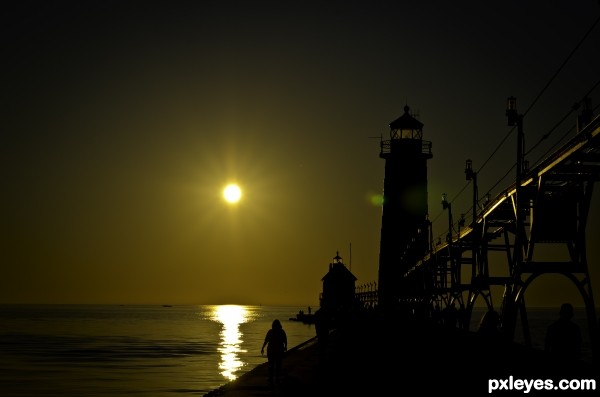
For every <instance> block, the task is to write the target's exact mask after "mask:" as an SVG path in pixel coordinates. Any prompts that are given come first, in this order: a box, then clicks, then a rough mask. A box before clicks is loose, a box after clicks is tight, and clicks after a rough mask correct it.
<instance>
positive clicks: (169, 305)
mask: <svg viewBox="0 0 600 397" xmlns="http://www.w3.org/2000/svg"><path fill="white" fill-rule="evenodd" d="M163 307H173V306H172V305H163Z"/></svg>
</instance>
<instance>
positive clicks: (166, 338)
mask: <svg viewBox="0 0 600 397" xmlns="http://www.w3.org/2000/svg"><path fill="white" fill-rule="evenodd" d="M300 309H303V310H305V311H306V308H298V307H264V306H236V305H215V306H211V305H205V306H172V307H163V306H89V305H32V306H29V305H14V306H13V305H11V306H0V394H1V395H2V396H15V397H16V396H63V397H64V396H125V395H127V396H131V395H135V396H153V397H159V396H176V395H179V396H182V395H203V394H205V393H207V392H209V391H211V390H213V389H215V388H217V387H219V386H221V385H223V384H224V383H226V382H228V381H230V380H233V379H235V378H236V377H238V376H239V375H240V374H242V373H244V372H247V371H249V370H250V369H252V368H254V367H255V366H256V365H258V364H261V363H263V362H265V361H266V356H261V354H260V348H261V346H262V343H263V340H264V336H265V333H266V332H267V330H268V329H269V328H270V327H271V322H272V321H273V320H274V319H275V318H278V319H280V320H281V321H282V324H283V326H284V329H285V331H286V333H287V335H288V345H289V348H292V347H294V346H296V345H298V344H300V343H302V342H305V341H307V340H308V339H310V338H312V337H314V336H315V331H314V326H312V325H308V324H303V323H301V322H296V321H289V320H288V319H289V318H290V317H294V316H295V314H296V313H297V312H298V311H299V310H300Z"/></svg>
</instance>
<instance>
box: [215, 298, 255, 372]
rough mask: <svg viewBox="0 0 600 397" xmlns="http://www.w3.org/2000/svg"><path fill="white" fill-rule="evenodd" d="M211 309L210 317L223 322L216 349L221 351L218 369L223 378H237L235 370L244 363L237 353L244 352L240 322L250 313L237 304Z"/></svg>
mask: <svg viewBox="0 0 600 397" xmlns="http://www.w3.org/2000/svg"><path fill="white" fill-rule="evenodd" d="M212 310H213V312H212V315H211V317H212V319H213V320H214V321H217V322H219V323H221V324H223V328H222V329H221V343H220V347H219V349H218V350H219V352H221V362H220V363H219V369H220V370H221V374H222V375H223V376H224V377H225V378H227V379H229V380H235V379H236V378H237V375H236V374H235V373H236V371H237V370H238V369H240V368H241V367H242V366H243V365H244V363H243V362H242V361H241V360H240V358H239V353H245V352H246V351H245V350H243V349H241V344H242V333H241V331H240V324H243V323H245V322H248V321H249V320H250V317H251V313H250V312H249V311H248V310H247V309H246V308H245V307H244V306H238V305H220V306H214V307H213V308H212Z"/></svg>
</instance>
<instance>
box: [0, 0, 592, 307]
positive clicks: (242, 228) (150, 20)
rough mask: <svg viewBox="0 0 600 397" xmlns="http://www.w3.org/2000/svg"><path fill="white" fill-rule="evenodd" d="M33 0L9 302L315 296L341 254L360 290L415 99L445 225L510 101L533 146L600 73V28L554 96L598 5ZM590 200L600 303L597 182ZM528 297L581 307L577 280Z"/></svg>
mask: <svg viewBox="0 0 600 397" xmlns="http://www.w3.org/2000/svg"><path fill="white" fill-rule="evenodd" d="M17 3H18V6H17V5H14V4H13V5H12V6H8V5H6V4H4V3H3V5H2V6H1V7H2V14H3V16H2V19H3V21H2V25H3V27H2V30H3V34H2V37H1V39H0V40H2V44H3V45H2V48H3V50H2V52H3V60H4V61H3V62H2V77H1V79H2V110H1V112H2V121H1V123H2V138H1V144H0V151H1V152H0V158H1V160H0V161H1V169H0V177H1V181H2V195H1V197H0V205H1V206H0V211H1V219H0V222H1V223H0V224H1V230H0V232H1V234H0V238H1V240H0V241H1V242H0V261H1V262H0V267H1V269H0V270H1V274H2V276H1V278H0V280H1V284H2V288H0V302H3V303H13V302H26V303H159V304H162V303H169V304H183V303H190V304H196V303H198V304H203V303H206V304H218V303H241V304H265V305H267V304H278V305H279V304H281V305H287V304H291V305H300V306H307V305H311V306H313V307H316V306H318V296H319V293H320V292H321V287H322V285H321V278H322V277H323V276H324V275H325V273H326V272H327V269H328V264H329V262H331V260H332V258H333V257H334V256H335V255H336V251H339V253H340V255H341V256H342V257H343V258H344V261H345V262H346V264H347V265H350V262H351V270H352V272H353V273H354V274H355V275H356V277H357V278H358V282H357V283H358V284H362V283H368V282H373V281H376V280H377V272H378V256H379V237H380V236H379V233H380V225H381V207H380V206H379V205H378V204H377V200H376V199H375V198H376V196H377V195H379V194H381V193H382V189H383V176H384V174H383V169H384V168H383V167H384V160H382V159H380V158H379V137H381V136H382V135H383V137H384V138H385V137H387V136H388V134H389V123H390V122H391V121H392V120H394V119H396V118H397V117H398V116H400V115H401V114H402V113H403V107H404V106H405V105H406V104H408V105H409V106H410V107H411V109H412V110H414V111H416V112H417V113H418V116H417V117H418V118H419V120H420V121H421V122H422V123H423V124H424V128H423V134H424V139H426V140H430V141H432V142H433V148H432V151H433V158H432V159H431V160H429V162H428V165H429V168H428V178H429V212H430V218H431V219H432V220H434V226H433V227H434V231H433V233H434V236H436V238H437V236H441V235H444V234H445V233H446V227H447V215H446V213H445V212H443V210H442V206H441V204H440V200H441V194H442V193H444V192H445V193H448V195H449V197H450V198H456V200H455V202H454V203H453V211H454V216H455V218H458V217H459V214H460V213H466V212H467V211H468V210H469V206H470V200H471V187H470V186H469V187H467V188H466V189H465V190H463V188H464V187H465V185H466V181H465V174H464V167H465V160H466V159H468V158H470V159H472V160H473V165H474V168H475V169H476V170H479V168H480V167H481V166H482V165H483V164H484V163H485V162H486V160H488V158H490V156H491V155H492V153H493V152H494V151H495V150H496V149H497V147H498V145H500V143H501V141H502V140H503V138H504V137H505V136H506V134H507V133H508V132H509V131H510V130H509V128H510V127H508V126H507V122H506V117H505V114H504V112H505V104H506V98H507V97H508V96H515V97H516V98H517V106H518V109H519V111H520V112H521V113H525V112H526V111H527V113H526V115H525V121H524V131H525V137H526V138H525V141H526V147H527V148H530V147H531V146H532V145H533V144H534V143H535V142H537V141H538V140H539V139H540V138H541V137H542V136H543V135H544V134H545V133H547V132H549V131H550V130H551V129H552V127H553V126H554V125H555V124H556V123H557V122H558V121H560V120H561V118H562V117H563V116H564V115H565V114H567V113H568V112H569V110H570V108H571V106H572V105H573V104H574V103H576V102H577V101H579V100H580V99H581V98H582V97H583V96H584V95H585V94H586V93H587V92H588V91H589V90H590V89H591V88H592V87H593V86H594V85H595V84H597V83H598V81H599V79H600V50H599V49H600V26H596V28H595V29H594V30H593V31H592V32H591V33H590V35H589V36H588V37H587V38H586V40H585V41H583V43H582V44H581V46H580V47H579V48H577V51H576V52H575V53H574V54H573V56H572V57H571V58H570V59H569V62H567V63H566V65H565V66H564V67H563V68H562V70H561V71H560V73H559V74H558V75H557V76H556V78H555V79H554V80H552V83H551V84H550V85H549V86H548V88H547V89H546V90H545V91H544V93H543V95H542V96H541V97H540V98H539V99H536V97H537V96H538V94H540V92H542V90H543V89H544V87H545V86H546V84H548V83H549V82H550V81H551V79H552V77H553V76H554V74H555V73H556V72H557V71H558V70H559V68H560V67H561V65H562V64H563V62H564V61H565V60H566V59H567V57H568V56H569V54H571V52H572V51H573V50H574V49H575V48H576V46H577V45H578V44H579V43H580V41H581V39H582V38H583V37H584V35H585V34H586V32H587V31H588V30H589V29H590V28H591V27H592V25H593V24H594V23H595V22H596V21H597V19H598V17H599V16H600V5H599V4H598V2H597V1H596V0H581V1H576V2H573V1H569V0H562V1H520V0H519V1H516V0H514V1H510V0H509V1H503V2H488V1H485V2H483V1H466V2H461V1H458V2H456V1H454V2H448V1H416V0H415V1H371V0H370V1H364V2H357V1H270V2H265V1H85V2H64V1H46V2H39V3H36V2H31V1H19V2H17ZM11 7H12V8H11ZM591 97H592V103H593V105H597V104H598V103H600V89H598V88H596V89H595V91H594V92H592V94H591ZM532 104H534V106H533V107H532V108H531V109H530V110H528V108H529V107H530V105H532ZM567 121H568V122H567V123H566V124H562V125H561V126H560V127H559V128H557V129H556V130H555V131H553V132H552V134H551V136H550V137H549V138H548V139H547V140H546V141H544V142H543V144H542V145H540V147H539V149H538V150H536V151H534V152H533V153H531V154H530V155H529V156H528V159H529V160H530V162H531V163H532V164H534V163H535V162H536V161H537V160H539V158H540V156H541V155H542V154H543V153H544V152H545V151H546V150H548V148H550V147H552V145H553V144H555V143H556V142H557V140H558V139H559V138H560V137H561V136H563V134H564V133H565V131H567V130H568V128H569V127H570V126H571V125H572V124H573V123H574V122H575V114H573V115H571V116H570V117H569V118H568V120H567ZM515 139H516V137H515V136H514V135H513V136H510V137H509V138H508V139H507V140H506V141H505V143H504V144H503V145H501V146H500V147H499V149H498V150H497V151H496V152H495V154H494V156H493V157H492V158H491V159H490V160H489V162H487V163H485V167H484V168H482V169H481V170H479V173H478V179H479V190H480V195H484V194H485V193H486V192H487V191H488V189H490V188H492V187H493V186H496V187H495V190H493V192H494V191H495V192H497V191H499V190H500V189H502V188H504V187H506V186H508V185H509V184H510V183H511V182H512V181H513V178H514V173H512V172H511V173H510V175H509V178H508V179H506V180H504V181H502V182H501V183H500V184H499V185H496V184H497V182H498V181H499V179H500V178H501V177H502V176H503V175H505V174H506V172H507V171H508V170H509V169H510V167H511V166H512V165H513V163H514V162H515V158H516V149H515V148H516V141H515ZM230 181H235V182H237V183H239V185H240V186H241V188H242V189H243V198H242V201H240V202H239V203H238V204H237V205H235V206H232V205H229V204H227V203H226V202H225V201H224V200H223V199H222V190H223V188H224V186H225V185H226V184H227V183H228V182H230ZM461 191H462V193H461ZM459 193H460V194H459ZM593 201H594V204H593V208H592V212H591V214H590V223H589V226H588V243H589V245H590V246H589V251H588V255H589V262H590V266H591V268H592V269H591V277H592V282H593V284H594V286H595V287H594V292H595V298H596V301H597V302H598V301H599V297H600V245H599V244H597V243H598V241H600V237H599V236H600V192H598V187H597V188H596V192H595V194H594V198H593ZM350 246H351V247H352V248H351V250H350ZM350 253H351V255H350ZM529 291H530V292H529V294H528V295H527V296H526V297H527V300H528V304H530V305H537V306H539V305H557V304H559V303H561V301H562V300H563V299H571V300H572V301H573V302H574V303H575V304H580V303H581V302H580V300H579V297H578V296H577V295H575V297H574V298H571V297H570V296H569V295H568V294H571V293H574V292H575V289H574V287H572V286H571V284H569V283H568V282H566V281H562V279H560V280H559V281H556V280H554V278H552V277H545V278H543V279H540V280H538V282H536V283H535V284H534V285H533V286H532V287H531V289H530V290H529ZM563 293H564V294H563Z"/></svg>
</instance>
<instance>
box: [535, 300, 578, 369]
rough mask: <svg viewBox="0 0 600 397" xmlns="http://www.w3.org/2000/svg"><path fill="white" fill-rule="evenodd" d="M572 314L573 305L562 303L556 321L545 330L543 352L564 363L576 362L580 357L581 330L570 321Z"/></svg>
mask: <svg viewBox="0 0 600 397" xmlns="http://www.w3.org/2000/svg"><path fill="white" fill-rule="evenodd" d="M573 314H574V309H573V305H571V304H570V303H563V304H562V305H561V307H560V311H559V318H558V320H556V321H555V322H553V323H552V324H550V325H549V326H548V328H547V329H546V339H545V346H544V348H545V350H546V351H547V352H548V353H549V354H551V355H553V356H554V357H556V358H557V359H559V360H561V361H563V362H564V363H570V362H574V361H577V360H579V359H580V355H581V343H582V337H581V329H580V328H579V326H578V325H577V324H575V323H574V322H573V321H572V318H573Z"/></svg>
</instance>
